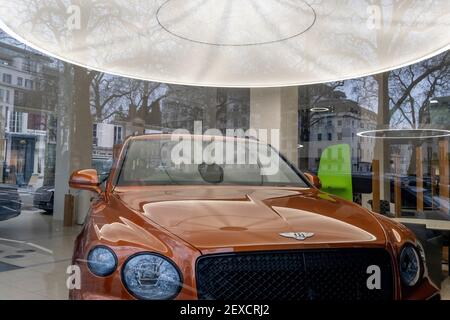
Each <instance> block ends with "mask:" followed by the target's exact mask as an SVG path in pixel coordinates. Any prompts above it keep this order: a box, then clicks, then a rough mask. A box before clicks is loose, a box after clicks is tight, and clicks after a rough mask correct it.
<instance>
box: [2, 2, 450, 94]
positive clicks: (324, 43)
mask: <svg viewBox="0 0 450 320" xmlns="http://www.w3.org/2000/svg"><path fill="white" fill-rule="evenodd" d="M0 27H2V28H3V29H4V30H5V31H7V32H8V33H10V34H11V35H13V36H14V37H16V38H18V39H19V40H21V41H24V42H25V43H26V44H28V45H30V46H32V47H34V48H36V49H38V50H41V51H43V52H45V53H47V54H49V55H52V56H54V57H58V58H60V59H62V60H65V61H69V62H72V63H75V64H79V65H82V66H85V67H88V68H91V69H96V70H100V71H104V72H109V73H113V74H119V75H123V76H128V77H132V78H139V79H145V80H151V81H158V82H166V83H178V84H187V85H201V86H220V87H277V86H289V85H302V84H310V83H318V82H328V81H335V80H342V79H348V78H356V77H359V76H363V75H368V74H374V73H378V72H382V71H386V70H389V69H394V68H397V67H399V66H403V65H407V64H411V63H414V62H417V61H418V60H422V59H425V58H428V57H430V56H432V55H435V54H437V53H440V52H442V51H445V50H448V49H449V48H450V46H449V43H450V36H449V35H450V1H449V0H378V1H372V0H97V1H92V0H91V1H87V0H0Z"/></svg>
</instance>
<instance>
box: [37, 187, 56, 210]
mask: <svg viewBox="0 0 450 320" xmlns="http://www.w3.org/2000/svg"><path fill="white" fill-rule="evenodd" d="M54 193H55V187H54V186H43V187H40V188H39V189H37V190H36V191H35V193H34V199H33V205H34V206H35V207H36V208H38V209H42V210H45V211H47V212H49V213H50V212H53V197H54Z"/></svg>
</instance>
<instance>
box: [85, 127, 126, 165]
mask: <svg viewBox="0 0 450 320" xmlns="http://www.w3.org/2000/svg"><path fill="white" fill-rule="evenodd" d="M123 133H124V132H123V127H122V126H120V125H115V124H108V123H94V125H93V132H92V136H93V149H92V159H111V158H112V156H113V148H114V145H116V144H121V143H122V142H123V139H124V135H123Z"/></svg>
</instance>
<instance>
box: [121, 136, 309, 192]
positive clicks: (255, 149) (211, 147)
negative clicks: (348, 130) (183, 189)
mask: <svg viewBox="0 0 450 320" xmlns="http://www.w3.org/2000/svg"><path fill="white" fill-rule="evenodd" d="M230 141H231V142H229V141H228V140H227V142H225V141H224V140H215V141H212V142H211V141H194V140H192V141H190V140H187V141H186V140H185V141H181V142H180V141H171V140H168V139H166V140H164V139H161V140H156V139H142V140H134V141H131V142H130V143H129V144H128V147H127V150H126V153H125V156H124V159H123V160H122V162H121V165H120V167H119V170H118V175H117V177H116V185H118V186H133V185H173V184H184V185H188V184H194V185H197V184H199V185H205V184H206V185H208V184H215V185H257V186H295V187H307V186H308V185H307V183H306V182H305V181H304V180H303V178H302V177H301V176H300V174H299V173H298V172H296V171H295V169H293V168H292V167H291V166H290V165H289V164H288V163H287V162H286V161H285V160H284V159H283V158H282V157H280V155H279V154H278V152H276V151H275V150H274V149H273V148H271V147H270V146H268V145H267V144H263V143H259V142H256V141H253V140H238V141H236V140H232V139H230Z"/></svg>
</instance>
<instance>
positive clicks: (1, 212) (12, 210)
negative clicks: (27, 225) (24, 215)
mask: <svg viewBox="0 0 450 320" xmlns="http://www.w3.org/2000/svg"><path fill="white" fill-rule="evenodd" d="M21 207H22V202H21V201H20V197H19V192H18V191H17V186H14V185H10V184H0V221H2V220H8V219H11V218H14V217H17V216H18V215H19V214H20V209H21Z"/></svg>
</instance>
